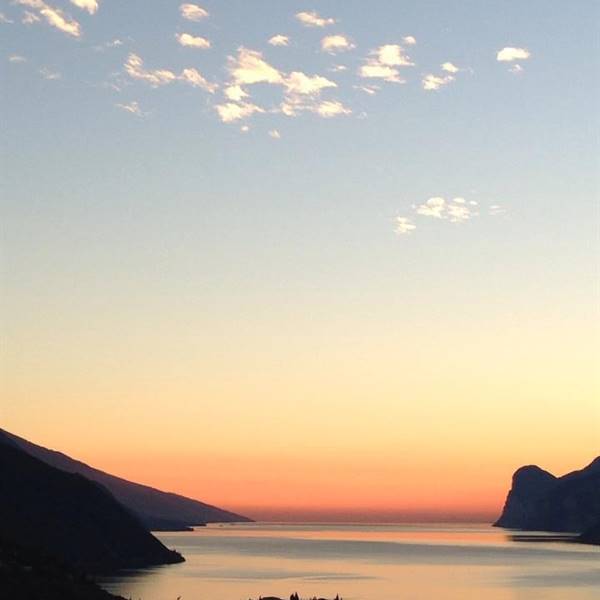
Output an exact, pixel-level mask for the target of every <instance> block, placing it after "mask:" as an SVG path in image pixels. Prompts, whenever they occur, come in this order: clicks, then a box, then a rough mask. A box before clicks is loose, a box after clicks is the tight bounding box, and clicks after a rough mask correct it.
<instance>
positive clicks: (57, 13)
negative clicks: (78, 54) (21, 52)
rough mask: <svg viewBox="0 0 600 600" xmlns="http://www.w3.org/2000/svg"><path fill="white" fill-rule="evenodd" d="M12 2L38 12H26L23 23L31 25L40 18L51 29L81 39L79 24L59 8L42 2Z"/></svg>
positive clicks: (35, 0) (39, 0)
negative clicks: (53, 28)
mask: <svg viewBox="0 0 600 600" xmlns="http://www.w3.org/2000/svg"><path fill="white" fill-rule="evenodd" d="M14 2H15V3H16V4H19V5H21V6H26V7H28V8H31V9H33V10H36V11H37V12H38V14H35V13H31V12H29V11H26V14H25V17H24V19H23V22H24V23H27V24H29V23H33V22H36V21H39V20H40V17H43V18H44V19H45V20H46V22H47V23H48V25H50V26H51V27H55V28H56V29H59V30H60V31H62V32H63V33H66V34H67V35H71V36H73V37H77V38H78V37H81V27H80V25H79V23H78V22H77V21H75V20H74V19H72V18H71V17H69V16H68V15H65V13H63V11H62V10H60V9H59V8H54V7H52V6H50V5H49V4H46V3H45V2H44V0H14ZM36 17H37V18H36ZM26 19H27V21H26Z"/></svg>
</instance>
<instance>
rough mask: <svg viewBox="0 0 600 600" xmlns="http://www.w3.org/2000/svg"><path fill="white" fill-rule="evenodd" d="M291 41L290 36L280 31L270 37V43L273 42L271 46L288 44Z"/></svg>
mask: <svg viewBox="0 0 600 600" xmlns="http://www.w3.org/2000/svg"><path fill="white" fill-rule="evenodd" d="M289 43H290V38H289V37H288V36H287V35H282V34H280V33H278V34H277V35H274V36H273V37H272V38H269V44H271V46H288V45H289Z"/></svg>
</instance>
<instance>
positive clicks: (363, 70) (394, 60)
mask: <svg viewBox="0 0 600 600" xmlns="http://www.w3.org/2000/svg"><path fill="white" fill-rule="evenodd" d="M412 66H414V63H413V62H411V60H410V58H409V57H408V56H407V55H406V54H405V53H404V48H402V46H400V45H398V44H385V45H384V46H380V47H379V48H376V49H375V50H372V51H371V52H370V53H369V58H367V61H366V63H365V64H364V65H362V66H361V67H360V69H359V71H358V74H359V75H360V76H361V77H364V78H367V79H383V80H384V81H388V82H391V83H404V80H403V79H402V78H401V77H400V71H399V70H398V67H412Z"/></svg>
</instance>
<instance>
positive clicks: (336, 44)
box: [321, 34, 356, 54]
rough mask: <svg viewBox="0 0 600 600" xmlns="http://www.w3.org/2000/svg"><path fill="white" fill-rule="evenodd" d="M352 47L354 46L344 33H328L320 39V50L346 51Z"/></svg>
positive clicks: (331, 52) (331, 51)
mask: <svg viewBox="0 0 600 600" xmlns="http://www.w3.org/2000/svg"><path fill="white" fill-rule="evenodd" d="M353 48H356V46H355V45H354V44H353V43H352V42H351V41H350V40H349V39H348V38H347V37H346V36H345V35H341V34H338V35H328V36H326V37H324V38H323V39H322V40H321V50H323V52H329V54H337V53H338V52H346V51H348V50H352V49H353Z"/></svg>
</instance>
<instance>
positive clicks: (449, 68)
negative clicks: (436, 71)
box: [442, 62, 460, 74]
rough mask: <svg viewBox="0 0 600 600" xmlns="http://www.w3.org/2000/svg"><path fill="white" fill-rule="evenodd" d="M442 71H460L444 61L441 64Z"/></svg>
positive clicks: (452, 64)
mask: <svg viewBox="0 0 600 600" xmlns="http://www.w3.org/2000/svg"><path fill="white" fill-rule="evenodd" d="M442 71H446V73H452V74H454V73H458V72H459V71H460V69H459V68H458V67H457V66H456V65H455V64H454V63H451V62H445V63H443V64H442Z"/></svg>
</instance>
